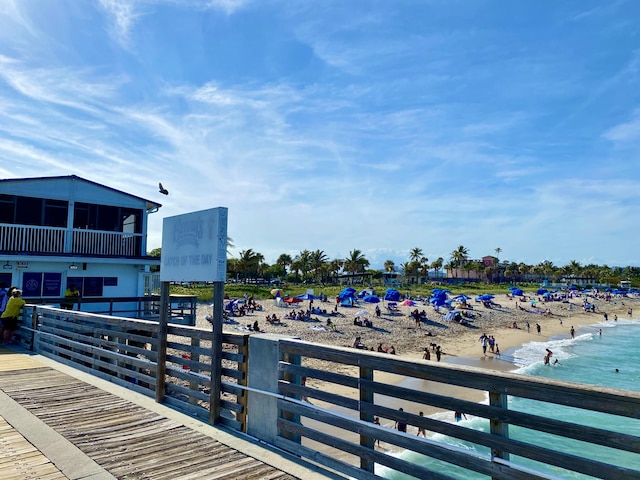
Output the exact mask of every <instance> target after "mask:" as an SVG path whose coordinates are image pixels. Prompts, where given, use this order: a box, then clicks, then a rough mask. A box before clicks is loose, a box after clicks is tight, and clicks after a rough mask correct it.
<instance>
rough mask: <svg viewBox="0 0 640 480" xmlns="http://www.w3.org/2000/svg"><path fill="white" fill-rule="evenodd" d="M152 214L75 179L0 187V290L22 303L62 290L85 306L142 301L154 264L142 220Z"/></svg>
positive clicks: (1, 183) (130, 199) (134, 200)
mask: <svg viewBox="0 0 640 480" xmlns="http://www.w3.org/2000/svg"><path fill="white" fill-rule="evenodd" d="M160 207H161V205H160V204H159V203H156V202H153V201H150V200H145V199H144V198H140V197H136V196H135V195H131V194H128V193H125V192H122V191H119V190H116V189H113V188H110V187H107V186H105V185H101V184H99V183H95V182H92V181H90V180H86V179H83V178H80V177H78V176H75V175H69V176H58V177H41V178H13V179H2V180H0V264H1V265H2V269H0V282H4V283H5V284H6V285H7V286H9V285H16V286H18V287H19V288H21V289H22V291H23V296H24V297H25V298H26V299H27V301H29V300H30V299H31V300H33V301H36V300H39V301H44V302H46V301H47V299H51V300H53V299H55V298H59V297H62V296H63V295H64V292H65V290H66V288H67V286H68V285H70V284H75V286H76V287H77V288H78V289H79V290H80V293H81V298H82V299H87V300H89V299H92V298H93V299H96V300H97V299H98V298H118V297H141V296H144V295H145V294H147V295H148V294H150V292H151V287H152V284H153V280H154V279H153V277H154V275H155V274H153V273H151V267H152V266H159V265H160V259H159V258H153V257H149V256H148V255H147V252H146V250H147V216H148V215H149V214H151V213H154V212H157V211H158V209H159V208H160ZM101 309H104V307H101ZM82 310H85V311H87V310H88V311H91V310H92V309H91V308H84V305H83V308H82Z"/></svg>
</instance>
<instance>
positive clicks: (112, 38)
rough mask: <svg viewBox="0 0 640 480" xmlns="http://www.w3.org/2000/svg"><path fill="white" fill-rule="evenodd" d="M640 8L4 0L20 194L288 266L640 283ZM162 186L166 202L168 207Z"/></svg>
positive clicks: (3, 165)
mask: <svg viewBox="0 0 640 480" xmlns="http://www.w3.org/2000/svg"><path fill="white" fill-rule="evenodd" d="M639 18H640V2H636V1H632V0H629V1H614V2H600V1H597V2H596V1H588V0H576V1H563V2H555V1H550V0H545V1H533V0H531V1H517V2H509V1H482V0H465V1H456V0H442V1H438V0H432V1H429V0H421V1H418V0H413V1H386V0H385V1H344V0H340V1H321V2H307V1H287V2H284V1H270V0H260V1H257V0H256V1H250V0H247V1H243V0H207V1H205V0H99V1H98V0H96V1H88V0H86V1H78V0H69V1H63V0H51V1H46V2H45V1H41V0H0V25H1V26H2V27H1V28H0V177H2V178H13V177H32V176H48V175H69V174H76V175H79V176H81V177H84V178H87V179H89V180H93V181H97V182H100V183H104V184H106V185H109V186H111V187H114V188H118V189H122V190H125V191H127V192H130V193H132V194H134V195H138V196H141V197H144V198H148V199H151V200H155V201H158V202H161V203H162V204H163V207H162V208H161V210H160V212H158V213H156V214H153V215H152V216H151V217H150V230H149V247H150V248H153V247H158V246H160V244H161V235H162V231H161V230H162V219H163V218H164V217H165V216H173V215H177V214H181V213H187V212H190V211H195V210H202V209H205V208H210V207H217V206H225V207H228V208H229V228H228V230H229V235H230V236H231V237H232V238H233V240H234V243H235V245H236V249H235V250H234V252H235V253H237V251H239V250H244V249H247V248H252V249H253V250H255V251H258V252H260V253H262V254H263V255H264V256H265V258H266V260H267V261H268V262H270V263H271V262H274V261H275V259H276V258H277V257H278V255H280V254H281V253H289V254H291V255H295V254H296V253H298V252H300V251H301V250H303V249H308V250H316V249H320V250H323V251H324V252H325V253H326V254H327V256H328V257H329V258H344V257H346V256H347V255H348V254H349V252H350V251H351V250H353V249H359V250H361V251H362V252H363V253H364V254H365V255H366V257H367V258H368V259H369V260H370V261H371V264H372V266H374V267H376V266H381V265H382V264H383V262H384V261H385V260H386V259H391V260H393V261H394V262H396V264H400V263H402V262H404V261H406V260H407V259H408V255H409V253H408V252H409V250H410V249H412V248H414V247H419V248H421V249H422V250H423V252H424V254H425V255H426V256H427V257H428V258H429V259H431V260H435V259H436V258H437V257H443V258H444V259H445V261H446V260H448V259H449V257H450V253H451V252H452V251H453V250H454V249H455V248H456V247H457V246H458V245H464V246H465V247H467V248H468V250H469V252H470V256H471V257H472V258H479V257H482V256H483V255H491V254H494V251H495V249H496V248H497V247H500V248H501V249H502V253H501V254H500V257H501V259H506V260H511V261H516V262H525V263H529V264H537V263H539V262H541V261H543V260H551V261H553V262H554V263H555V264H556V265H565V264H566V263H568V262H569V261H570V260H577V261H579V262H580V263H582V264H587V263H598V264H608V265H610V266H611V265H620V266H626V265H639V264H640V258H639V254H638V236H639V235H640V216H639V215H638V207H639V206H640V173H639V167H640V161H639V154H640V22H638V19H639ZM159 181H160V182H162V183H163V185H164V186H165V187H166V188H167V189H168V190H169V191H170V194H169V196H167V197H165V196H163V195H160V194H159V193H158V189H157V184H158V182H159Z"/></svg>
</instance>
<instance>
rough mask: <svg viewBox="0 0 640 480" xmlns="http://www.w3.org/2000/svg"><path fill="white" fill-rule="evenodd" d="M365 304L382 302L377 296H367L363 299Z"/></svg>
mask: <svg viewBox="0 0 640 480" xmlns="http://www.w3.org/2000/svg"><path fill="white" fill-rule="evenodd" d="M362 301H363V302H367V303H378V302H380V299H379V298H378V297H376V296H375V295H367V296H366V297H364V298H363V299H362Z"/></svg>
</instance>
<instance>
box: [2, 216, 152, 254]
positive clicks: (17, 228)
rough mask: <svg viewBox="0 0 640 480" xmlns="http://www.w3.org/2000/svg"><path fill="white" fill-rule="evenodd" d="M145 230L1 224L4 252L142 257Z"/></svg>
mask: <svg viewBox="0 0 640 480" xmlns="http://www.w3.org/2000/svg"><path fill="white" fill-rule="evenodd" d="M143 238H144V234H142V233H127V232H106V231H98V230H85V229H72V230H69V229H67V228H63V227H42V226H38V225H12V224H0V252H7V253H27V254H75V255H97V256H106V257H139V256H142V255H143V254H144V252H142V243H143V242H142V239H143Z"/></svg>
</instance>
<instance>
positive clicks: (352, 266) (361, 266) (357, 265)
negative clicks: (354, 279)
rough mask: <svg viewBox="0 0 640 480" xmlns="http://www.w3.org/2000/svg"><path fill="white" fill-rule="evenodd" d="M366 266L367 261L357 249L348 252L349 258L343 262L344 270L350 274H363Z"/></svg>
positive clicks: (367, 264)
mask: <svg viewBox="0 0 640 480" xmlns="http://www.w3.org/2000/svg"><path fill="white" fill-rule="evenodd" d="M368 266H369V260H367V258H366V257H365V256H364V254H363V253H362V252H361V251H360V250H358V249H353V250H352V251H350V252H349V256H348V257H347V258H346V259H345V261H344V268H345V270H347V271H348V272H349V273H352V274H355V273H363V272H364V270H365V269H366V268H367V267H368Z"/></svg>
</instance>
